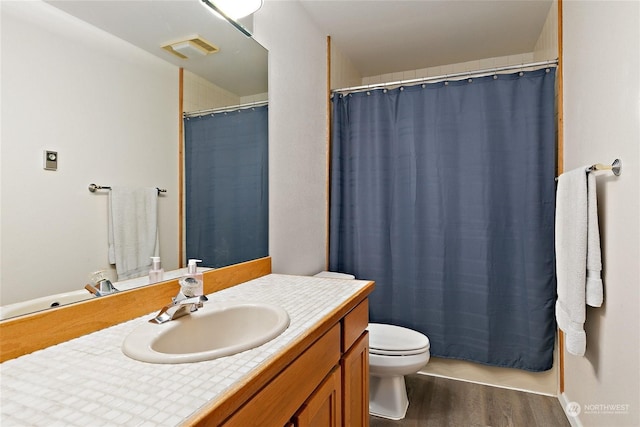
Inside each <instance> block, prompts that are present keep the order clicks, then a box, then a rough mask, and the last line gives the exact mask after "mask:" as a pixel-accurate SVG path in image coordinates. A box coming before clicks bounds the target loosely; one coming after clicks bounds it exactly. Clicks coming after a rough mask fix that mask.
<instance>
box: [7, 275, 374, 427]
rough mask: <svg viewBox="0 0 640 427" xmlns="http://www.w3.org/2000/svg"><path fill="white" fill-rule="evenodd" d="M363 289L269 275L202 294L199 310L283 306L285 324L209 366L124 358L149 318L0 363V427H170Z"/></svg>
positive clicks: (356, 283)
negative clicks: (128, 341)
mask: <svg viewBox="0 0 640 427" xmlns="http://www.w3.org/2000/svg"><path fill="white" fill-rule="evenodd" d="M367 283H368V282H367V281H364V280H341V279H324V278H313V277H305V276H288V275H278V274H270V275H267V276H263V277H260V278H258V279H254V280H251V281H249V282H245V283H242V284H240V285H237V286H235V287H232V288H228V289H225V290H222V291H219V292H216V293H213V294H210V295H208V297H209V301H208V302H207V303H205V307H204V308H203V309H202V310H206V307H207V305H211V304H213V305H215V304H216V302H233V301H238V302H240V301H242V302H265V303H271V304H276V305H279V306H281V307H283V308H284V309H285V310H287V312H288V313H289V317H290V318H291V323H290V325H289V328H287V330H285V331H284V332H283V333H282V334H281V335H280V336H278V337H276V338H275V339H273V340H271V341H269V342H268V343H266V344H264V345H262V346H260V347H257V348H254V349H252V350H247V351H245V352H242V353H239V354H236V355H233V356H227V357H223V358H220V359H216V360H210V361H205V362H197V363H184V364H175V365H164V364H151V363H145V362H139V361H136V360H133V359H130V358H129V357H127V356H125V355H124V354H123V353H122V351H121V346H122V342H123V341H124V339H125V337H126V336H127V335H128V334H129V333H130V332H131V331H132V330H133V329H135V328H136V327H137V326H138V325H140V324H141V323H143V322H146V321H148V320H149V319H150V318H151V317H153V316H154V315H155V314H156V313H157V312H153V313H149V314H148V315H145V316H142V317H139V318H137V319H133V320H130V321H128V322H125V323H121V324H119V325H116V326H112V327H110V328H107V329H103V330H101V331H98V332H94V333H92V334H88V335H85V336H82V337H79V338H76V339H73V340H70V341H67V342H64V343H61V344H58V345H55V346H52V347H49V348H46V349H43V350H39V351H36V352H34V353H31V354H27V355H24V356H21V357H19V358H17V359H13V360H8V361H6V362H4V363H2V364H0V380H1V384H0V425H2V426H3V427H9V426H47V427H50V426H82V427H86V426H89V425H91V426H99V425H119V426H158V425H162V426H172V425H178V424H180V423H182V422H183V421H184V420H186V419H187V418H188V417H189V416H191V415H192V414H194V413H196V412H198V411H199V410H200V409H201V408H202V407H203V406H204V405H205V404H207V403H209V402H211V401H215V400H216V399H219V398H220V397H221V396H222V395H223V394H224V393H225V392H226V391H228V390H229V389H231V388H233V386H234V384H236V383H240V382H242V380H243V379H244V378H247V377H248V376H249V375H250V374H251V371H252V370H254V369H257V368H258V367H261V366H264V364H268V363H269V362H270V361H271V360H272V359H273V358H274V357H275V355H277V354H278V353H279V352H282V351H284V349H285V348H286V347H288V346H289V345H290V344H291V343H293V342H294V341H296V339H297V338H299V337H301V336H302V335H303V334H304V333H305V331H307V330H308V329H309V328H311V327H313V326H314V325H315V324H317V323H318V322H320V321H321V320H322V319H323V318H324V317H326V316H327V315H328V314H330V313H331V312H332V311H333V310H335V309H336V308H337V307H339V306H340V305H342V304H343V303H345V302H346V301H348V300H349V299H350V298H351V297H352V296H353V295H354V294H355V293H357V292H358V291H360V290H361V289H363V288H364V287H365V286H366V285H367ZM160 308H161V307H158V311H159V310H160ZM25 339H28V337H25Z"/></svg>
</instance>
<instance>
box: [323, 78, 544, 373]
mask: <svg viewBox="0 0 640 427" xmlns="http://www.w3.org/2000/svg"><path fill="white" fill-rule="evenodd" d="M554 80H555V76H554V72H553V69H552V70H550V72H545V70H538V71H533V72H527V73H524V75H523V76H519V75H518V74H513V75H500V76H499V77H498V78H497V79H494V78H493V77H483V78H475V79H473V80H472V81H471V82H469V81H467V80H464V81H459V82H449V83H448V84H444V83H436V84H430V85H425V86H424V87H423V86H413V87H406V88H404V89H394V90H384V91H383V90H372V91H370V92H364V93H353V94H349V95H344V96H337V95H336V96H334V101H333V102H334V110H333V124H334V125H333V130H332V136H333V144H334V145H333V151H332V183H331V240H330V268H331V270H334V271H344V272H349V273H353V274H355V275H356V276H357V277H360V278H363V279H370V280H375V281H376V289H375V291H374V292H373V294H372V296H371V299H370V307H371V320H372V321H378V322H385V323H393V324H398V325H402V326H406V327H410V328H413V329H416V330H419V331H421V332H423V333H425V334H426V335H427V336H428V337H429V339H430V341H431V353H432V354H433V355H435V356H441V357H449V358H456V359H466V360H471V361H476V362H481V363H486V364H491V365H497V366H508V367H516V368H521V369H526V370H532V371H541V370H546V369H549V368H550V367H551V365H552V361H553V346H554V338H555V320H554V311H553V310H554V300H555V266H554V246H553V242H554V206H555V200H554V196H555V183H554V175H555V117H554Z"/></svg>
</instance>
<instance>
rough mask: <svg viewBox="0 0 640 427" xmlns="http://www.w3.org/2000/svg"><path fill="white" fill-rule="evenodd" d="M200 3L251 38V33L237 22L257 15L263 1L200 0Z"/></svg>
mask: <svg viewBox="0 0 640 427" xmlns="http://www.w3.org/2000/svg"><path fill="white" fill-rule="evenodd" d="M200 3H201V4H202V5H203V6H205V7H206V8H207V10H209V11H210V12H212V13H213V14H214V15H216V16H217V17H219V18H223V19H226V20H227V21H229V23H231V24H232V25H233V26H234V27H236V28H237V29H238V30H240V31H242V32H243V33H244V34H245V35H247V36H249V37H250V36H251V33H249V32H248V31H247V30H246V29H245V28H244V27H243V26H242V25H240V24H238V22H237V20H238V19H240V18H244V17H245V16H249V15H251V14H253V13H256V12H257V11H258V10H259V9H260V8H261V7H262V4H263V0H200Z"/></svg>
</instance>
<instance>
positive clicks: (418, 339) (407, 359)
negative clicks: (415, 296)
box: [315, 271, 430, 420]
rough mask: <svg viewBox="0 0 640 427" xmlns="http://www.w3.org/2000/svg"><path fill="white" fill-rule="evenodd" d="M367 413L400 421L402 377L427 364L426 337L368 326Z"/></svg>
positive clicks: (403, 399)
mask: <svg viewBox="0 0 640 427" xmlns="http://www.w3.org/2000/svg"><path fill="white" fill-rule="evenodd" d="M315 276H316V277H324V278H334V279H355V276H352V275H350V274H344V273H335V272H332V271H323V272H320V273H318V274H316V275H315ZM367 330H368V331H369V413H370V414H371V415H374V416H377V417H382V418H388V419H391V420H401V419H403V418H404V417H405V415H406V413H407V408H408V407H409V399H408V397H407V388H406V385H405V381H404V376H405V375H409V374H414V373H416V372H418V371H419V370H420V369H421V368H423V367H424V366H425V365H426V364H427V362H428V361H429V357H430V353H429V348H430V347H429V338H427V336H426V335H423V334H421V333H420V332H418V331H414V330H412V329H408V328H403V327H401V326H395V325H388V324H382V323H369V325H368V326H367Z"/></svg>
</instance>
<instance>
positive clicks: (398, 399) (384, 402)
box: [369, 375, 409, 420]
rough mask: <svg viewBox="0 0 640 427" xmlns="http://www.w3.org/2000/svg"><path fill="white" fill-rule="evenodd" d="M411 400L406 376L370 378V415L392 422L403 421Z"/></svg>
mask: <svg viewBox="0 0 640 427" xmlns="http://www.w3.org/2000/svg"><path fill="white" fill-rule="evenodd" d="M408 407H409V399H408V398H407V388H406V386H405V382H404V376H403V375H399V376H383V377H378V376H373V375H371V376H370V378H369V414H371V415H374V416H376V417H381V418H387V419H390V420H401V419H403V418H404V417H405V415H406V414H407V408H408Z"/></svg>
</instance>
